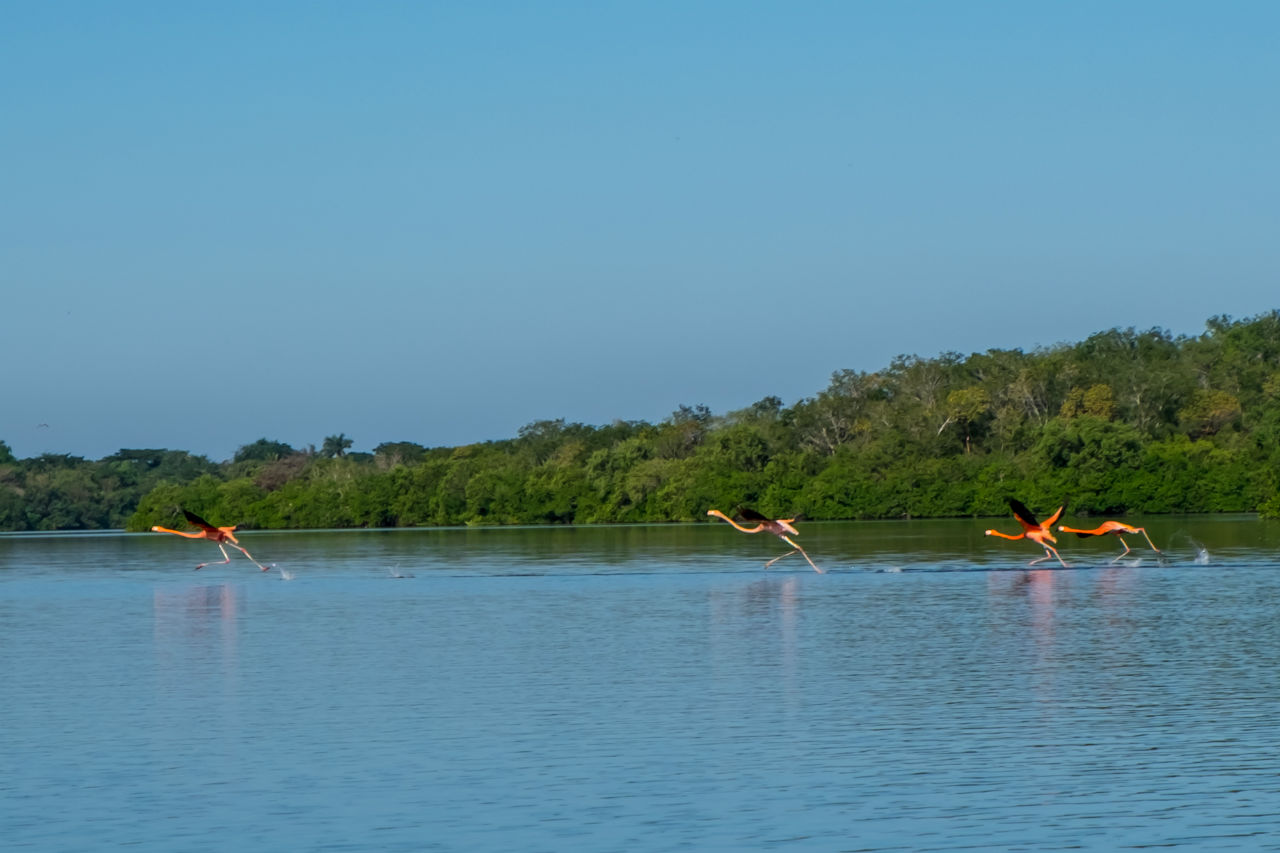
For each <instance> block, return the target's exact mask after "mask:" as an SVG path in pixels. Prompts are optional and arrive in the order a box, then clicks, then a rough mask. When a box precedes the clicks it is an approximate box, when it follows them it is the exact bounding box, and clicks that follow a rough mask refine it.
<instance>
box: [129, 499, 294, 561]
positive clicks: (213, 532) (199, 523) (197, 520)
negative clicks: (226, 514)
mask: <svg viewBox="0 0 1280 853" xmlns="http://www.w3.org/2000/svg"><path fill="white" fill-rule="evenodd" d="M182 514H183V515H184V516H186V517H187V521H189V522H191V523H192V524H194V525H195V526H196V527H199V528H200V530H199V532H196V533H191V532H189V531H185V530H170V529H169V528H167V527H159V526H156V527H152V528H151V529H152V530H153V531H154V532H156V533H172V534H173V535H175V536H182V537H184V538H186V539H208V540H209V541H210V542H213V543H214V544H216V545H217V546H218V550H219V551H221V552H222V557H223V559H222V561H221V562H218V563H212V562H210V563H201V564H200V565H198V566H196V570H197V571H199V570H200V569H203V568H204V567H205V566H211V565H219V566H220V565H222V564H223V563H230V562H231V555H230V554H228V553H227V549H226V548H225V547H223V545H224V543H225V544H227V545H230V546H231V547H232V548H235V549H236V550H237V551H239V552H240V553H242V554H244V555H245V556H246V557H248V558H249V562H251V563H253V564H254V565H255V566H257V567H258V568H260V569H262V570H263V571H264V572H266V571H270V570H271V567H270V566H264V565H262V563H259V562H258V561H257V560H255V559H253V555H252V554H250V553H249V552H248V551H246V550H245V549H244V548H242V547H241V546H240V540H238V539H236V537H235V534H234V533H232V531H233V530H235V529H236V528H235V525H233V526H231V527H214V526H213V525H212V524H210V523H209V522H207V521H205V520H204V519H203V518H201V517H200V516H198V515H196V514H195V513H194V512H190V511H189V510H185V509H184V510H183V511H182Z"/></svg>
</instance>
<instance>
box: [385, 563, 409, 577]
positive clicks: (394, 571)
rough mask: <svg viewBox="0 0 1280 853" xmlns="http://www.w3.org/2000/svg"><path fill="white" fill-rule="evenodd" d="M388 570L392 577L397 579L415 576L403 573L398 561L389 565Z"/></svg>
mask: <svg viewBox="0 0 1280 853" xmlns="http://www.w3.org/2000/svg"><path fill="white" fill-rule="evenodd" d="M387 571H388V572H389V573H390V574H391V577H393V578H397V579H398V578H411V577H413V575H412V574H403V573H401V571H400V564H399V563H396V564H395V565H394V566H390V567H388V568H387Z"/></svg>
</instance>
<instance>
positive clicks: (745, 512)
mask: <svg viewBox="0 0 1280 853" xmlns="http://www.w3.org/2000/svg"><path fill="white" fill-rule="evenodd" d="M735 512H736V515H737V516H738V517H739V518H741V519H745V520H746V521H769V520H770V519H768V518H765V517H764V516H763V515H761V514H760V513H758V512H756V511H755V510H754V509H751V507H746V506H739V507H738V508H737V510H736V511H735Z"/></svg>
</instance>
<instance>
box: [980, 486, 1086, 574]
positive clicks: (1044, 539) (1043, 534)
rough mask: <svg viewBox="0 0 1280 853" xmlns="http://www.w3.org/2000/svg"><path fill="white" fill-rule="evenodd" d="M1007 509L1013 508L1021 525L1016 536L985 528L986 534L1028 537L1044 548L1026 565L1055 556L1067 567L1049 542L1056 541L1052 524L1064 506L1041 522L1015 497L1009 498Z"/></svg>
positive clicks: (1005, 536)
mask: <svg viewBox="0 0 1280 853" xmlns="http://www.w3.org/2000/svg"><path fill="white" fill-rule="evenodd" d="M1009 509H1011V510H1013V515H1014V517H1015V518H1017V519H1018V523H1019V524H1021V525H1022V532H1021V533H1019V534H1018V535H1016V536H1011V535H1010V534H1008V533H1001V532H1000V531H999V530H987V531H985V535H987V536H999V537H1000V538H1001V539H1030V540H1031V541H1032V542H1035V543H1036V544H1037V545H1039V546H1040V547H1042V548H1044V556H1043V557H1041V558H1039V559H1038V560H1032V561H1031V562H1030V563H1027V565H1028V566H1034V565H1035V564H1036V563H1043V562H1044V561H1045V560H1048V559H1051V558H1054V557H1057V559H1058V562H1059V563H1062V567H1063V568H1064V569H1065V568H1069V567H1068V566H1067V564H1066V562H1065V561H1064V560H1063V559H1062V557H1061V556H1059V555H1058V552H1057V550H1056V549H1054V547H1053V546H1052V545H1050V544H1049V543H1050V542H1057V541H1058V540H1057V539H1055V538H1054V537H1053V530H1052V528H1053V525H1054V523H1055V522H1056V521H1057V520H1058V519H1059V518H1061V517H1062V511H1063V510H1064V509H1066V507H1065V506H1060V507H1058V511H1057V512H1055V513H1054V514H1053V515H1051V516H1049V517H1048V518H1046V519H1045V520H1044V521H1043V522H1039V521H1036V517H1035V516H1034V515H1032V514H1031V510H1029V509H1027V507H1026V505H1025V504H1023V503H1022V501H1020V500H1017V499H1016V498H1009Z"/></svg>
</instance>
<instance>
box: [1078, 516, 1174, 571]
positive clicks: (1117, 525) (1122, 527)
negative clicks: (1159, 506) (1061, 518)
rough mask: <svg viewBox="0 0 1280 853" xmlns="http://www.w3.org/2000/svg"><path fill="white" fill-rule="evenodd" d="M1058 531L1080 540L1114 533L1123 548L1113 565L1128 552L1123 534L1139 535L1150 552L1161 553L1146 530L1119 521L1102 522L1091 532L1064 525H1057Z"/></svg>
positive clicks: (1127, 545) (1127, 544)
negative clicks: (1072, 535) (1072, 534)
mask: <svg viewBox="0 0 1280 853" xmlns="http://www.w3.org/2000/svg"><path fill="white" fill-rule="evenodd" d="M1058 530H1059V531H1061V532H1062V533H1074V534H1075V535H1077V536H1079V537H1080V538H1081V539H1084V538H1086V537H1088V536H1106V535H1107V534H1108V533H1114V534H1115V537H1116V538H1117V539H1119V540H1120V544H1121V545H1123V546H1124V554H1121V555H1120V556H1118V557H1116V559H1115V560H1112V561H1111V562H1113V563H1114V562H1115V561H1116V560H1119V559H1120V558H1121V557H1124V556H1126V555H1127V554H1128V553H1129V550H1130V549H1129V543H1128V542H1126V541H1124V538H1123V537H1122V536H1121V535H1120V534H1121V533H1124V534H1125V535H1132V534H1135V533H1141V534H1142V536H1143V538H1144V539H1146V540H1147V544H1148V545H1150V546H1151V550H1152V551H1155V552H1156V553H1157V554H1162V553H1163V552H1162V551H1161V550H1160V549H1159V548H1157V547H1156V544H1155V543H1154V542H1152V541H1151V537H1150V536H1148V535H1147V531H1146V528H1143V527H1134V526H1132V525H1129V524H1125V523H1123V522H1120V521H1104V522H1102V523H1101V524H1099V525H1098V526H1097V527H1095V528H1093V529H1092V530H1077V529H1076V528H1074V527H1067V526H1066V525H1064V524H1059V525H1058Z"/></svg>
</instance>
